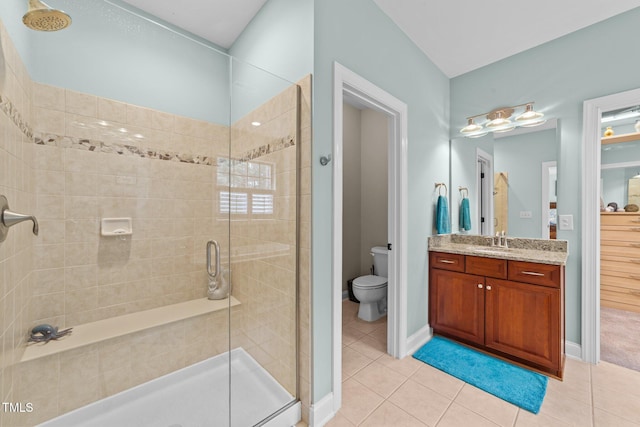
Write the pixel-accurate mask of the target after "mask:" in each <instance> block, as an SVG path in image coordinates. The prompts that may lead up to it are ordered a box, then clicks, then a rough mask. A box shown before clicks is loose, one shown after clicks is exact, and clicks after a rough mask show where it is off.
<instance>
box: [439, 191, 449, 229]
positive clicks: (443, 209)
mask: <svg viewBox="0 0 640 427" xmlns="http://www.w3.org/2000/svg"><path fill="white" fill-rule="evenodd" d="M436 231H437V233H438V234H447V233H451V226H450V225H449V205H448V203H447V198H446V197H445V196H438V203H437V205H436Z"/></svg>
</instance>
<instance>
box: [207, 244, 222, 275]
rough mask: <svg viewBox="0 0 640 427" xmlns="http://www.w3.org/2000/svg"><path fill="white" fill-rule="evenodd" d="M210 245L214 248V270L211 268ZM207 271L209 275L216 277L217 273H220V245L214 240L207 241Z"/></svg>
mask: <svg viewBox="0 0 640 427" xmlns="http://www.w3.org/2000/svg"><path fill="white" fill-rule="evenodd" d="M211 246H213V247H215V249H216V255H215V256H216V264H215V267H216V269H215V271H213V270H212V268H211ZM207 273H208V274H209V277H216V276H217V275H218V273H220V245H219V244H218V241H216V240H209V241H208V242H207Z"/></svg>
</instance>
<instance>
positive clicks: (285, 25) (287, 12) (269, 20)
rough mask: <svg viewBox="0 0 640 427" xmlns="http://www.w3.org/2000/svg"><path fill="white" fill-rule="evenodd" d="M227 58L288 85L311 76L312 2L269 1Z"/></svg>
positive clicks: (236, 42)
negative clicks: (270, 75)
mask: <svg viewBox="0 0 640 427" xmlns="http://www.w3.org/2000/svg"><path fill="white" fill-rule="evenodd" d="M229 54H230V55H232V56H233V57H235V58H239V59H241V60H243V61H246V62H248V63H250V64H253V65H255V66H257V67H260V68H262V69H264V70H267V71H269V72H270V73H273V74H276V75H278V76H280V77H282V78H285V79H287V80H289V81H292V82H296V81H298V80H300V79H301V78H302V77H304V76H306V75H307V74H309V73H311V72H313V0H269V1H268V2H267V3H265V5H264V6H263V7H262V9H260V12H258V14H257V15H256V16H255V17H254V18H253V20H252V21H251V22H250V23H249V25H248V26H247V28H245V30H244V31H243V32H242V34H241V35H240V37H238V39H237V40H236V41H235V42H234V43H233V45H232V46H231V48H230V49H229Z"/></svg>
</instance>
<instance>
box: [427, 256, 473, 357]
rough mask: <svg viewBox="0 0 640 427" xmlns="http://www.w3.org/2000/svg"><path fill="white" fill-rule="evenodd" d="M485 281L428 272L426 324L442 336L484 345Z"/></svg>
mask: <svg viewBox="0 0 640 427" xmlns="http://www.w3.org/2000/svg"><path fill="white" fill-rule="evenodd" d="M484 280H485V279H484V277H481V276H474V275H471V274H465V273H456V272H453V271H446V270H438V269H431V279H430V283H429V322H430V323H431V327H432V328H433V329H434V330H435V331H436V332H440V333H443V334H447V335H451V336H452V337H456V338H459V339H461V340H466V341H469V342H472V343H477V344H483V343H484Z"/></svg>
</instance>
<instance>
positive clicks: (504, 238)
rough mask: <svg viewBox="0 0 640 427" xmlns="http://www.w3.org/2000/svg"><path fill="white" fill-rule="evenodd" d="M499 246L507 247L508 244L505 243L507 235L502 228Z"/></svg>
mask: <svg viewBox="0 0 640 427" xmlns="http://www.w3.org/2000/svg"><path fill="white" fill-rule="evenodd" d="M500 246H501V247H503V248H508V247H509V246H508V245H507V235H506V233H505V232H504V230H502V233H501V234H500Z"/></svg>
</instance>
